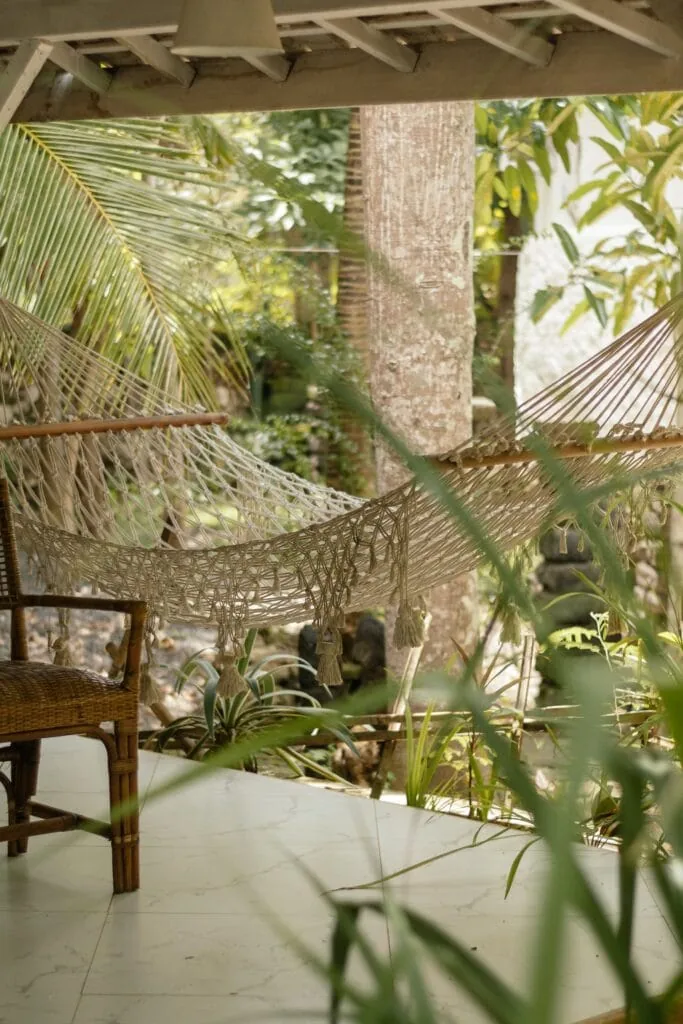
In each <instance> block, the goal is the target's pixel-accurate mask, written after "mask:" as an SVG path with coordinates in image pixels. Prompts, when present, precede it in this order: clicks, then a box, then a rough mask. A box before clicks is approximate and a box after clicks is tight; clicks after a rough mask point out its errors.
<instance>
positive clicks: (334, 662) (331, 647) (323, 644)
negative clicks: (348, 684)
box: [316, 629, 344, 686]
mask: <svg viewBox="0 0 683 1024" xmlns="http://www.w3.org/2000/svg"><path fill="white" fill-rule="evenodd" d="M316 651H317V653H318V655H319V658H318V682H319V684H320V685H321V686H342V685H343V683H344V680H343V678H342V674H341V669H340V667H339V655H340V654H341V652H342V642H341V633H340V632H339V630H338V629H327V630H321V631H320V638H319V640H318V644H317V647H316Z"/></svg>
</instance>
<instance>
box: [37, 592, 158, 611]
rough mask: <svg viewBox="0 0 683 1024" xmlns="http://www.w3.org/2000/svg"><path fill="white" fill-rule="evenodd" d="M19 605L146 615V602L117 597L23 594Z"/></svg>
mask: <svg viewBox="0 0 683 1024" xmlns="http://www.w3.org/2000/svg"><path fill="white" fill-rule="evenodd" d="M17 604H19V605H20V606H22V607H24V608H74V609H78V608H83V609H86V610H87V609H90V610H92V611H99V612H124V613H126V614H128V615H140V614H143V615H146V614H147V603H146V602H145V601H129V600H127V599H125V598H116V597H73V596H69V597H66V596H64V595H61V594H22V595H21V597H20V598H19V600H18V602H17Z"/></svg>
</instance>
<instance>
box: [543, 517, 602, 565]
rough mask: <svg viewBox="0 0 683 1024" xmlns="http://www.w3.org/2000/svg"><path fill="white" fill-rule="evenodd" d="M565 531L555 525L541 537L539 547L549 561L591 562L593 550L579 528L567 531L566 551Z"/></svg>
mask: <svg viewBox="0 0 683 1024" xmlns="http://www.w3.org/2000/svg"><path fill="white" fill-rule="evenodd" d="M563 538H564V531H562V530H560V529H559V527H557V526H553V528H552V530H548V532H547V533H544V534H543V536H542V537H541V540H540V543H539V549H540V552H541V554H542V555H543V557H544V558H546V559H547V560H548V561H549V562H591V561H592V560H593V552H592V551H591V546H590V544H589V543H588V540H587V539H586V537H584V535H583V534H582V533H580V532H579V531H578V530H574V529H569V530H567V532H566V549H567V550H566V553H565V552H564V551H563V544H564V541H563Z"/></svg>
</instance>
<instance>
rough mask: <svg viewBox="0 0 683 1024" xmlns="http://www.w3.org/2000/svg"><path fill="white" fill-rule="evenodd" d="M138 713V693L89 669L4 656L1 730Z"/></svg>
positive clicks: (26, 729)
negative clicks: (11, 659) (22, 660)
mask: <svg viewBox="0 0 683 1024" xmlns="http://www.w3.org/2000/svg"><path fill="white" fill-rule="evenodd" d="M136 715H137V696H136V694H135V693H132V692H131V691H130V690H124V689H123V688H122V686H121V684H120V682H114V681H112V680H111V679H105V678H104V677H102V676H99V675H97V674H96V673H95V672H89V671H87V670H86V669H78V668H71V667H63V666H61V665H46V664H41V663H36V662H21V661H14V662H12V661H0V735H2V734H3V733H5V734H6V733H11V732H13V733H20V732H29V731H31V730H32V729H36V728H40V729H46V730H47V729H59V728H63V727H67V728H68V727H72V726H78V725H81V724H83V725H99V723H100V722H107V721H110V720H114V719H121V718H124V717H126V716H127V717H129V718H130V717H133V718H135V717H136Z"/></svg>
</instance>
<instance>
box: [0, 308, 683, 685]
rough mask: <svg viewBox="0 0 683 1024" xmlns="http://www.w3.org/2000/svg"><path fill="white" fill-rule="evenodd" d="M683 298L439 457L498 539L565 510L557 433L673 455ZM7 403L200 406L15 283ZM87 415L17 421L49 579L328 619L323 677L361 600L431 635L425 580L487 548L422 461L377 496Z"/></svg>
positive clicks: (112, 409) (17, 484)
mask: <svg viewBox="0 0 683 1024" xmlns="http://www.w3.org/2000/svg"><path fill="white" fill-rule="evenodd" d="M682 317H683V298H679V299H676V300H675V301H673V302H672V303H670V304H669V305H668V306H666V307H665V308H664V309H662V310H661V311H659V312H658V313H656V314H655V315H654V316H652V317H651V318H650V319H649V320H647V321H646V322H645V323H643V324H642V325H641V326H639V327H637V328H636V329H634V330H632V331H630V332H629V333H628V334H626V335H625V336H624V337H623V338H621V339H619V340H618V341H615V342H614V343H613V344H612V345H610V346H609V347H608V348H606V349H604V350H603V351H601V352H600V353H599V354H598V355H596V356H595V357H594V358H592V359H591V360H589V361H587V362H586V363H584V364H582V365H581V366H579V367H578V368H577V369H576V370H574V371H573V372H572V373H570V374H568V375H567V376H565V377H563V378H562V379H561V380H559V381H557V382H556V383H555V384H553V385H552V386H551V387H549V388H548V389H547V390H545V391H543V392H542V393H541V394H539V395H538V396H536V397H535V398H534V399H532V400H531V401H529V402H527V403H526V404H525V405H523V406H522V407H521V408H519V409H518V410H517V411H516V413H515V416H514V420H513V419H510V420H503V421H501V422H499V423H498V424H497V425H496V426H495V427H494V428H492V429H491V430H490V431H488V432H487V433H486V434H484V435H483V436H482V437H480V438H478V439H477V441H476V442H474V441H473V442H470V443H468V444H465V445H463V446H461V447H459V448H457V449H455V450H454V451H451V452H448V453H446V454H443V455H441V456H438V457H435V459H434V460H432V461H433V463H434V464H435V465H438V467H439V469H440V471H441V474H442V477H443V480H444V481H445V482H446V483H447V484H448V485H449V487H450V488H452V489H453V491H454V492H455V494H456V495H457V497H458V500H459V501H460V502H462V504H463V506H464V507H465V509H466V510H467V512H468V513H469V515H470V516H473V517H475V518H476V520H477V522H478V523H479V525H480V526H481V527H483V528H484V529H485V530H486V532H487V533H488V535H489V537H490V539H491V541H492V542H494V543H495V544H496V545H497V546H498V547H499V548H500V549H502V550H509V549H512V548H514V547H515V546H517V545H519V544H522V543H524V542H526V541H528V540H530V539H532V538H533V537H534V536H536V535H537V534H538V532H539V531H540V530H541V529H542V528H543V527H544V526H546V525H547V524H548V522H549V517H551V516H553V515H557V514H558V513H559V512H561V509H560V508H558V499H557V494H556V492H555V490H554V488H553V486H552V484H551V481H550V479H549V476H548V474H547V473H546V472H545V471H544V469H543V467H542V465H541V463H540V462H539V460H538V459H537V455H536V453H537V450H538V448H537V445H538V440H539V438H540V437H543V438H544V439H545V442H546V443H550V444H552V446H553V450H554V451H555V453H556V454H559V455H561V456H562V457H563V459H564V460H565V466H566V467H567V468H568V470H569V472H570V473H571V474H572V477H573V479H574V481H575V483H576V485H577V486H579V487H582V488H586V487H590V486H593V485H596V484H598V483H600V482H601V481H604V480H605V478H608V477H611V476H612V475H614V474H616V473H620V474H626V475H628V476H629V477H630V478H631V479H633V480H637V479H638V478H639V477H642V476H643V475H644V474H646V473H649V471H651V470H660V471H661V470H664V471H667V472H668V471H669V470H670V471H671V474H673V473H675V471H676V470H677V467H678V465H679V463H680V462H681V445H682V444H683V438H682V437H681V434H680V432H679V394H680V393H681V392H682V389H683V380H682V379H681V363H682V357H683V341H682V339H681V331H680V326H681V319H682ZM0 403H1V408H0V413H1V414H2V417H3V421H4V423H5V425H7V426H9V425H13V426H16V425H19V424H26V425H31V424H37V423H57V422H62V423H63V422H64V421H79V422H80V421H90V420H100V421H103V420H104V421H106V420H112V419H121V418H139V417H159V416H170V415H174V414H175V415H178V414H182V413H186V414H190V413H191V412H192V410H189V409H188V408H186V407H183V406H182V405H181V404H180V403H179V402H177V401H175V400H173V399H171V398H170V397H169V396H168V395H167V394H164V393H163V392H161V391H158V390H155V389H154V388H152V387H150V386H148V385H147V384H146V383H145V382H143V381H141V380H140V379H139V378H137V377H135V376H134V375H132V374H130V373H128V372H127V371H125V370H122V369H120V368H118V367H115V366H113V365H112V364H110V363H109V362H107V361H106V360H105V359H102V358H101V357H100V356H99V355H97V354H96V353H95V352H93V351H91V350H88V349H87V348H85V347H84V346H83V345H82V344H81V343H80V342H78V341H76V340H74V339H72V338H69V337H67V336H66V335H64V334H61V333H60V332H58V331H56V330H54V329H52V328H50V327H48V326H46V325H45V324H43V323H42V322H41V321H40V320H38V319H37V318H35V317H33V316H31V315H30V314H28V313H26V312H24V311H22V310H20V309H18V308H17V307H16V306H13V305H12V304H11V303H9V302H6V301H2V300H0ZM77 429H78V430H79V432H78V433H74V434H69V435H61V436H56V437H51V436H43V437H35V436H31V437H28V438H25V437H24V438H22V437H17V436H10V437H8V436H7V435H8V434H9V435H13V434H16V431H14V432H13V431H12V430H4V431H3V430H1V429H0V439H2V436H3V434H4V435H5V436H4V439H3V454H4V458H5V463H6V467H7V472H8V475H9V477H10V483H11V488H12V499H13V502H14V507H15V511H16V519H17V530H18V535H19V541H20V544H21V546H22V548H23V550H24V551H25V553H26V554H27V555H29V556H30V557H32V559H33V560H34V561H35V564H36V565H37V567H38V570H39V572H40V575H41V577H42V579H43V581H44V583H45V585H46V586H47V587H49V588H54V589H57V590H59V591H60V592H68V591H69V590H72V589H74V588H76V587H77V586H81V585H84V584H88V585H91V586H92V587H93V588H95V589H96V590H98V591H103V592H105V593H107V594H111V595H114V596H117V597H128V598H133V597H135V598H143V599H145V600H146V601H147V602H148V603H149V605H150V607H151V608H152V610H153V611H154V612H155V613H156V614H157V615H158V616H159V618H160V619H162V620H165V621H196V622H203V623H205V624H210V623H213V624H217V625H218V626H219V627H221V629H222V631H223V634H224V636H227V637H228V639H229V641H230V642H231V643H234V645H235V647H236V648H237V646H238V644H239V641H240V638H241V637H242V636H243V635H244V633H245V631H246V630H247V629H249V628H251V627H255V626H259V627H261V626H268V625H275V624H283V623H286V622H301V621H314V622H315V623H316V625H317V626H318V627H319V630H320V637H321V641H320V651H321V655H322V656H321V663H320V674H321V676H322V677H323V679H324V681H326V682H335V681H338V677H337V674H338V668H337V652H338V649H339V633H338V627H339V625H340V620H341V617H342V616H343V614H344V612H346V611H352V610H358V609H363V608H368V607H376V606H381V605H384V604H389V603H392V604H395V605H397V606H398V608H399V614H398V619H397V626H396V635H395V638H394V639H395V642H396V643H397V646H399V647H406V646H411V645H415V644H417V643H418V642H419V632H420V622H421V612H420V609H421V607H422V599H421V595H422V594H424V593H425V592H426V591H428V590H429V589H430V588H432V587H433V586H435V585H436V584H438V583H441V582H443V581H444V580H446V579H450V578H453V577H454V576H457V575H458V574H460V573H462V572H465V571H467V570H470V569H473V568H475V567H476V566H477V565H478V564H479V563H480V562H481V561H482V558H483V556H482V554H481V551H480V550H479V549H478V547H477V545H476V544H475V543H474V541H473V540H472V539H471V537H470V536H469V535H468V533H467V531H466V530H464V529H462V528H460V527H459V526H458V523H457V522H456V521H455V520H454V519H453V518H452V517H451V516H450V515H449V514H448V513H447V512H445V511H444V509H443V507H442V505H441V503H440V502H439V501H438V499H437V498H435V497H434V496H433V494H432V493H430V492H429V491H427V490H426V489H424V488H423V487H422V486H420V485H419V484H417V483H416V482H415V481H414V480H410V481H408V482H407V483H406V484H405V485H403V486H401V487H399V488H397V489H396V490H394V491H392V492H391V493H389V494H385V495H383V496H382V497H380V498H377V499H375V500H372V501H367V502H361V501H359V500H358V499H354V498H351V497H349V496H347V495H343V494H339V493H337V492H335V491H333V490H329V489H326V488H323V487H318V486H315V485H313V484H310V483H307V482H305V481H302V480H301V479H299V478H298V477H294V476H292V475H289V474H287V473H284V472H280V471H278V470H277V469H274V468H273V467H271V466H269V465H267V464H265V463H264V462H262V461H261V460H259V459H258V458H256V457H255V456H253V455H252V454H250V453H249V452H247V451H245V450H244V449H243V448H241V447H240V446H239V445H237V444H235V443H234V442H233V441H232V440H231V439H230V437H229V436H228V434H227V433H226V431H225V429H224V428H223V427H221V426H219V425H216V424H213V425H209V426H207V425H195V426H186V427H180V428H175V429H170V428H164V427H155V428H152V429H146V430H143V429H137V430H130V431H127V432H113V431H107V430H102V432H99V433H94V432H85V427H83V426H82V425H81V426H79V427H78V428H77ZM81 429H82V430H83V431H84V432H80V430H81Z"/></svg>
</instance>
